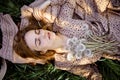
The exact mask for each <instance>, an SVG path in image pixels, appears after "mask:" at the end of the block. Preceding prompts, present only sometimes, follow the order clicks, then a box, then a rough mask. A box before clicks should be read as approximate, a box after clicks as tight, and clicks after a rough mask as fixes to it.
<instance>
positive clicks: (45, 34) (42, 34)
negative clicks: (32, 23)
mask: <svg viewBox="0 0 120 80" xmlns="http://www.w3.org/2000/svg"><path fill="white" fill-rule="evenodd" d="M40 36H41V37H43V38H45V37H47V33H46V31H45V30H42V29H41V35H40Z"/></svg>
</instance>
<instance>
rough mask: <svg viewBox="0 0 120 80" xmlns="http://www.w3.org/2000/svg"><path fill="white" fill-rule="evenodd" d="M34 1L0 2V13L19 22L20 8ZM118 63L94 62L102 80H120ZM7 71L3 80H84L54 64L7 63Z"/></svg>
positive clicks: (109, 61)
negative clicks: (59, 68) (57, 67)
mask: <svg viewBox="0 0 120 80" xmlns="http://www.w3.org/2000/svg"><path fill="white" fill-rule="evenodd" d="M32 1H34V0H0V12H3V13H5V14H6V13H7V14H10V15H11V16H12V18H13V20H14V21H15V22H16V24H17V23H18V22H20V8H21V7H22V6H23V5H28V4H30V3H31V2H32ZM119 64H120V62H119V61H112V60H108V59H102V60H101V61H98V62H96V65H97V66H98V69H99V71H100V73H101V74H102V76H103V80H120V65H119ZM7 65H8V69H7V73H6V75H5V77H4V80H85V78H82V77H80V76H76V75H74V74H71V73H69V72H66V71H63V70H58V69H56V68H55V67H54V64H52V63H51V64H46V65H40V64H37V65H35V66H32V65H29V64H13V63H11V62H8V61H7Z"/></svg>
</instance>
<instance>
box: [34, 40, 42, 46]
mask: <svg viewBox="0 0 120 80" xmlns="http://www.w3.org/2000/svg"><path fill="white" fill-rule="evenodd" d="M37 41H38V42H39V45H40V44H41V41H40V39H37V38H35V45H36V46H37Z"/></svg>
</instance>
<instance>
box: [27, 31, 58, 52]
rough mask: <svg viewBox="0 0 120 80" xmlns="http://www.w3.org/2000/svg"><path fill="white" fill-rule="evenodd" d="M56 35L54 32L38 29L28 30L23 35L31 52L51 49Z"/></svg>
mask: <svg viewBox="0 0 120 80" xmlns="http://www.w3.org/2000/svg"><path fill="white" fill-rule="evenodd" d="M55 39H56V35H55V33H54V32H51V31H48V30H43V29H38V30H30V31H28V32H27V33H26V34H25V41H26V44H27V45H28V47H29V48H30V49H31V50H36V51H46V50H48V49H52V47H53V46H54V41H55Z"/></svg>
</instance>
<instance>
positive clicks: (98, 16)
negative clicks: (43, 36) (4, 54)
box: [21, 0, 120, 80]
mask: <svg viewBox="0 0 120 80" xmlns="http://www.w3.org/2000/svg"><path fill="white" fill-rule="evenodd" d="M102 2H105V3H104V5H103V4H102ZM112 3H114V2H113V1H107V0H105V1H98V0H94V1H89V0H74V1H73V0H64V1H63V0H62V1H60V0H59V1H58V0H51V1H50V0H47V1H46V2H44V1H43V2H41V1H39V0H38V1H35V2H33V3H32V4H31V5H30V6H29V7H28V6H24V7H23V8H22V12H25V11H27V13H29V15H25V14H24V13H23V14H22V20H23V21H26V22H28V21H29V20H28V18H30V17H31V16H34V17H35V19H36V20H38V21H41V20H43V21H45V22H46V23H52V24H53V31H55V32H59V33H60V34H62V35H65V36H67V37H69V38H72V37H73V36H75V37H77V38H79V39H80V38H86V39H88V37H91V36H89V35H90V34H89V32H87V31H89V30H90V31H92V33H93V34H95V35H97V36H101V35H105V34H106V33H107V31H108V33H109V29H110V33H109V36H108V38H107V39H110V40H108V41H112V40H115V41H119V40H120V37H119V34H120V31H119V25H120V24H119V19H120V17H119V15H120V14H119V13H117V11H119V7H114V5H112ZM39 4H41V5H39ZM74 10H75V11H74ZM113 10H114V11H113ZM74 13H76V14H77V15H79V19H80V20H79V19H77V20H76V19H73V18H75V16H76V15H75V16H74V15H73V14H74ZM77 18H78V16H77ZM28 23H29V22H28ZM25 25H26V24H25ZM23 27H24V25H21V28H23ZM33 32H34V31H33ZM31 33H32V32H31ZM29 34H30V33H28V35H29ZM92 38H93V39H94V37H92ZM97 39H99V40H103V41H104V39H102V38H97ZM107 39H106V40H107ZM63 40H64V39H63ZM65 40H66V39H65ZM72 40H73V41H74V38H73V39H72ZM88 40H89V39H88ZM106 40H105V42H108V41H106ZM37 41H38V43H39V42H40V41H39V40H38V38H37ZM95 41H96V40H95ZM41 42H42V41H41ZM63 43H64V42H63ZM27 44H28V45H29V47H30V43H27ZM105 44H106V43H105ZM118 44H119V43H118ZM115 45H116V43H115ZM104 47H105V46H104ZM106 47H107V45H106ZM73 48H74V47H73ZM34 49H35V47H34ZM69 49H70V48H69ZM116 49H117V48H115V47H114V48H113V49H111V50H112V51H114V52H111V51H106V50H105V53H115V54H119V51H118V52H116V51H117V50H116ZM36 50H37V49H36ZM62 50H63V49H62ZM45 51H46V50H45ZM58 51H59V50H58ZM58 51H57V52H58ZM60 51H61V50H60ZM63 51H64V50H63ZM85 51H86V50H85ZM73 52H74V50H73ZM88 52H89V53H90V50H88ZM99 52H100V54H94V55H93V56H92V57H90V56H91V55H89V57H82V58H81V55H79V54H78V55H77V56H76V55H75V54H55V64H56V67H57V68H58V69H62V70H67V71H69V72H72V73H74V74H77V75H82V76H85V77H87V78H88V77H89V78H90V79H92V80H93V79H95V80H101V75H100V74H99V72H98V70H97V69H96V67H95V66H91V65H89V64H91V63H94V62H96V61H97V60H99V59H100V58H101V57H107V58H112V57H113V58H112V59H118V60H119V59H120V58H119V56H115V55H114V54H102V53H101V52H104V51H103V50H101V49H100V51H99ZM73 57H74V58H75V59H74V58H73ZM76 59H78V60H76Z"/></svg>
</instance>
